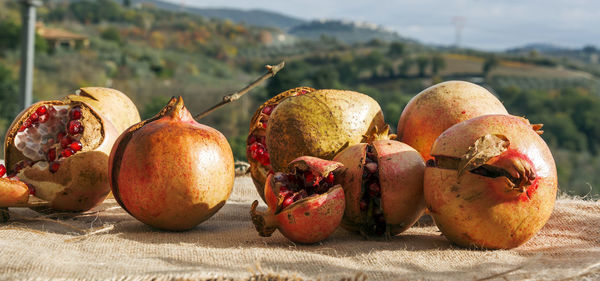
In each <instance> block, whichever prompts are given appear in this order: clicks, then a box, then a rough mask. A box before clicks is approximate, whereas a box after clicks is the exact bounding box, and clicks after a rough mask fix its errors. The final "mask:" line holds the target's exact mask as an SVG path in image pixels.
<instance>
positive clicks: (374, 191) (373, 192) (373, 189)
mask: <svg viewBox="0 0 600 281" xmlns="http://www.w3.org/2000/svg"><path fill="white" fill-rule="evenodd" d="M380 191H381V188H380V187H379V185H378V184H377V183H372V184H371V185H369V195H370V196H372V197H376V196H377V195H379V192H380Z"/></svg>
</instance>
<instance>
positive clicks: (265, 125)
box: [262, 120, 267, 129]
mask: <svg viewBox="0 0 600 281" xmlns="http://www.w3.org/2000/svg"><path fill="white" fill-rule="evenodd" d="M262 127H263V129H266V128H267V120H264V121H262Z"/></svg>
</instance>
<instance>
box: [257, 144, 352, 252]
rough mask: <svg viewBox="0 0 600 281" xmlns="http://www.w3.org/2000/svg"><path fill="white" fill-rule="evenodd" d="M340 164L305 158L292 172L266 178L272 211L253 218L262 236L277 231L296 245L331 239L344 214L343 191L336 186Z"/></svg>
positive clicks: (296, 164)
mask: <svg viewBox="0 0 600 281" xmlns="http://www.w3.org/2000/svg"><path fill="white" fill-rule="evenodd" d="M341 167H342V164H341V163H338V162H333V161H327V160H323V159H319V158H316V157H309V156H303V157H299V158H297V159H295V160H293V161H292V162H291V163H290V164H289V170H290V172H289V173H283V172H277V173H274V174H270V175H269V176H268V177H267V181H266V185H265V199H266V202H267V205H268V207H269V209H268V210H267V211H266V212H259V211H256V207H257V206H258V201H254V203H253V204H252V208H251V210H250V215H251V217H252V221H253V223H254V226H255V227H256V230H257V231H258V233H259V234H260V235H261V236H264V237H269V236H271V235H272V234H273V232H274V231H275V230H276V229H279V231H280V232H281V233H282V234H283V235H284V236H285V237H287V238H288V239H290V240H292V241H294V242H297V243H306V244H310V243H316V242H319V241H322V240H324V239H326V238H327V237H329V236H330V235H331V234H332V233H333V232H334V231H335V230H336V228H337V227H338V225H339V224H340V221H341V220H342V216H343V214H344V206H345V199H344V191H343V189H342V187H341V186H340V185H339V184H335V178H336V174H337V173H338V171H339V168H341Z"/></svg>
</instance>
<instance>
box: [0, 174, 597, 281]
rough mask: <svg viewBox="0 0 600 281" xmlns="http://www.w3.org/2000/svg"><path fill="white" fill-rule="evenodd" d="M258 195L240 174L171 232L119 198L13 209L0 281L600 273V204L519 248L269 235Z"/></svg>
mask: <svg viewBox="0 0 600 281" xmlns="http://www.w3.org/2000/svg"><path fill="white" fill-rule="evenodd" d="M254 199H258V196H257V194H256V191H255V189H254V186H253V185H252V182H251V180H250V179H249V178H247V177H242V178H238V179H237V180H236V184H235V187H234V192H233V194H232V196H231V198H230V200H229V201H228V203H227V204H226V205H225V206H224V207H223V209H221V211H220V212H219V213H218V214H216V215H215V216H214V217H213V218H211V219H210V220H208V221H206V222H204V223H203V224H201V225H200V226H198V227H197V228H195V229H194V230H192V231H187V232H163V231H158V230H155V229H152V228H150V227H148V226H146V225H144V224H142V223H140V222H138V221H137V220H135V219H133V218H132V217H130V216H129V215H128V214H127V213H125V212H124V211H123V210H121V209H120V208H119V207H118V205H117V204H116V203H115V202H114V201H113V200H109V201H107V202H105V203H104V204H102V205H101V206H100V207H98V208H96V209H95V210H93V211H91V212H88V213H85V214H79V215H63V216H58V217H57V216H56V215H49V216H48V215H47V216H43V215H40V214H38V213H36V212H33V211H31V210H26V209H14V210H12V209H11V215H12V217H13V218H12V219H11V221H10V222H9V223H8V224H4V225H3V226H1V227H0V279H1V280H12V279H18V280H39V279H80V280H147V279H151V280H173V279H185V280H207V279H218V280H220V279H235V280H238V279H239V280H285V279H321V280H340V279H347V280H351V279H358V280H363V279H367V280H450V279H452V280H454V279H456V280H522V279H536V280H537V279H543V280H562V279H572V280H580V279H584V278H587V279H600V203H599V202H592V201H583V200H572V199H561V200H558V202H557V204H556V208H555V210H554V213H553V215H552V218H551V219H550V221H549V222H548V224H547V225H546V226H545V227H544V229H543V230H542V231H541V232H540V233H539V234H538V235H537V236H536V237H534V238H533V239H532V240H530V241H529V242H527V243H526V244H525V245H523V246H521V247H519V248H517V249H514V250H510V251H482V250H469V249H462V248H458V247H456V246H453V245H451V244H450V243H448V241H447V240H446V239H445V238H444V237H443V236H441V235H440V233H439V232H438V230H437V228H436V227H435V226H431V225H429V226H427V225H425V226H418V227H413V228H411V229H409V230H408V231H407V232H405V233H403V234H402V235H400V236H397V237H393V238H392V239H391V241H379V240H373V241H365V240H364V239H363V238H361V237H360V236H359V235H355V234H351V233H348V232H346V231H344V230H343V229H339V230H338V231H337V232H336V233H335V234H334V235H333V236H332V237H330V238H329V239H327V240H326V241H324V242H322V243H320V244H318V245H308V246H307V245H295V244H293V243H291V242H289V241H288V240H287V239H285V238H284V237H283V236H281V235H280V234H279V233H275V235H274V236H273V237H270V238H263V237H259V236H258V234H257V233H256V231H255V230H254V228H253V226H252V224H251V222H250V217H249V213H248V211H249V208H250V203H251V202H252V201H253V200H254Z"/></svg>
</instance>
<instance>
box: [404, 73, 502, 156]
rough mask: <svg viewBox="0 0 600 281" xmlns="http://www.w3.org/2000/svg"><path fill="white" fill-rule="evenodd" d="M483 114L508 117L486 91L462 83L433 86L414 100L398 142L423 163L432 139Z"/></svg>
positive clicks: (408, 107)
mask: <svg viewBox="0 0 600 281" xmlns="http://www.w3.org/2000/svg"><path fill="white" fill-rule="evenodd" d="M486 114H508V112H507V111H506V109H505V108H504V106H503V105H502V103H501V102H500V101H499V100H498V99H497V98H496V97H495V96H494V95H493V94H492V93H490V92H489V91H488V90H486V89H485V88H483V87H481V86H478V85H476V84H473V83H469V82H465V81H447V82H443V83H439V84H436V85H433V86H431V87H429V88H427V89H425V90H423V91H422V92H420V93H419V94H418V95H416V96H414V97H413V98H412V99H411V100H410V101H409V102H408V104H407V105H406V107H405V108H404V110H403V111H402V115H401V116H400V120H399V121H398V140H399V141H401V142H404V143H406V144H408V145H410V146H411V147H413V148H414V149H416V150H417V151H418V152H419V153H421V156H423V159H425V161H427V160H429V159H431V158H432V156H431V155H430V153H429V151H430V150H431V145H433V142H434V141H435V139H436V138H437V137H438V136H439V135H440V134H442V132H444V131H445V130H446V129H448V128H450V127H451V126H452V125H454V124H457V123H460V122H462V121H465V120H468V119H471V118H473V117H477V116H481V115H486Z"/></svg>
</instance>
